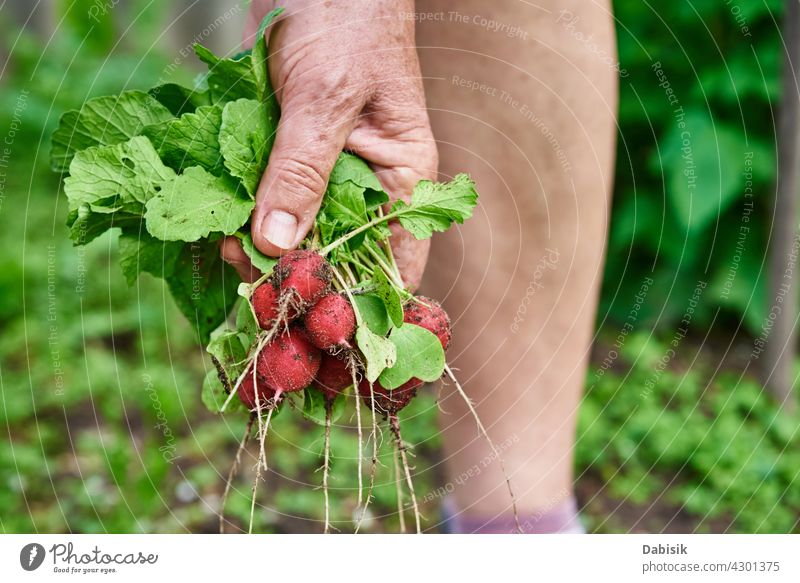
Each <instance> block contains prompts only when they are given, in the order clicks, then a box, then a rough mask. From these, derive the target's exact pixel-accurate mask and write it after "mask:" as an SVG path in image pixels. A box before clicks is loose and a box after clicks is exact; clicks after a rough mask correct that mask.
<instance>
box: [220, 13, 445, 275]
mask: <svg viewBox="0 0 800 583" xmlns="http://www.w3.org/2000/svg"><path fill="white" fill-rule="evenodd" d="M275 4H276V3H275V2H273V1H264V0H254V2H253V3H252V6H251V11H250V14H249V15H248V20H247V25H246V30H245V45H247V46H251V45H252V44H253V42H254V38H253V37H254V35H255V33H256V31H257V27H258V23H259V22H260V20H261V18H262V17H263V16H264V15H265V14H266V13H267V12H268V11H269V10H271V9H272V8H273V7H274V5H275ZM413 12H414V4H413V2H411V1H409V0H401V1H392V2H389V1H383V0H353V1H349V2H328V3H320V2H312V1H310V0H298V1H296V2H291V3H290V6H289V7H288V8H287V10H286V12H285V13H284V15H283V16H281V17H280V19H279V20H278V22H277V23H276V24H275V25H274V27H273V28H272V29H271V30H270V32H269V34H270V39H269V42H270V76H271V79H272V81H273V86H274V87H275V91H276V95H277V98H278V101H279V102H280V105H281V120H280V125H279V128H278V133H277V136H276V139H275V145H274V147H273V150H272V153H271V155H270V159H269V163H268V166H267V170H266V172H265V173H264V176H263V177H262V180H261V183H260V185H259V188H258V193H257V196H256V208H255V210H254V212H253V218H252V234H253V241H254V243H255V245H256V247H258V249H259V250H261V251H262V252H263V253H265V254H267V255H270V256H278V255H280V254H281V253H282V252H284V251H287V250H289V249H293V248H295V247H296V246H297V244H298V243H299V242H300V241H301V240H302V239H303V237H305V235H306V233H307V232H308V231H309V229H310V227H311V226H312V223H313V221H314V217H315V216H316V213H317V210H318V209H319V205H320V202H321V199H322V196H323V194H324V191H325V186H326V184H327V181H328V176H329V175H330V171H331V168H332V167H333V164H334V162H335V161H336V158H337V156H338V154H339V152H340V151H341V150H342V149H347V150H349V151H352V152H354V153H357V154H358V155H359V156H361V157H362V158H364V159H365V160H367V162H368V163H369V164H370V165H371V166H372V168H373V169H374V170H375V172H376V173H377V175H378V178H379V179H380V181H381V183H382V184H383V186H384V188H385V189H386V191H387V192H388V193H389V195H390V196H391V197H392V198H394V199H397V198H404V199H407V198H408V197H409V196H410V194H411V191H412V189H413V187H414V185H415V184H416V183H417V182H418V181H419V180H421V179H435V178H436V170H437V165H438V155H437V150H436V144H435V142H434V140H433V135H432V133H431V129H430V125H429V121H428V115H427V111H426V108H425V99H424V95H423V90H422V83H421V75H420V71H419V63H418V60H417V54H416V50H415V45H414V20H413V18H411V15H412V14H413ZM391 228H392V233H393V236H392V238H391V243H392V247H393V249H394V252H395V255H396V258H397V262H398V265H399V268H400V272H401V274H402V276H403V279H404V282H405V283H406V284H407V285H408V286H409V287H410V288H412V289H414V288H416V286H417V285H418V284H419V280H420V278H421V277H422V272H423V270H424V267H425V262H426V261H427V256H428V249H429V242H428V241H417V240H416V239H414V238H413V237H412V236H411V235H410V234H409V233H407V232H406V231H405V230H403V229H402V228H400V226H399V225H391ZM222 256H223V258H224V259H225V260H226V261H228V262H229V263H231V264H232V265H233V266H234V267H235V268H236V269H237V270H238V271H239V273H240V274H241V275H242V277H243V279H245V280H246V281H252V280H253V279H254V278H256V277H258V273H257V271H256V270H255V269H254V268H253V267H252V265H250V261H249V260H248V259H247V256H246V255H245V254H244V252H243V251H242V249H241V246H240V245H239V242H238V241H237V240H236V239H235V238H228V239H226V240H225V241H224V242H223V244H222Z"/></svg>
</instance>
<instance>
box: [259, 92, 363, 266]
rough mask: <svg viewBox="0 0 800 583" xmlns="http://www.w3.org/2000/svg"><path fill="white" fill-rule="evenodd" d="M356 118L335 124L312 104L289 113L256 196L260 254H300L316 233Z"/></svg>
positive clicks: (348, 117)
mask: <svg viewBox="0 0 800 583" xmlns="http://www.w3.org/2000/svg"><path fill="white" fill-rule="evenodd" d="M287 105H288V104H287ZM355 114H356V112H355V111H351V112H346V113H345V114H344V115H342V114H341V111H340V112H339V115H338V116H337V119H331V118H332V117H333V116H332V115H325V114H320V112H315V111H312V106H310V105H307V106H300V107H285V108H284V110H283V112H282V115H281V119H280V122H279V124H278V132H277V135H276V137H275V143H274V145H273V147H272V152H271V153H270V156H269V162H268V164H267V169H266V171H265V172H264V175H263V176H262V177H261V182H260V183H259V185H258V192H257V193H256V208H255V211H254V214H253V220H252V222H251V224H252V225H253V229H252V237H253V242H254V243H255V246H256V247H257V248H258V249H259V251H261V252H262V253H264V254H266V255H270V256H273V257H274V256H277V255H280V254H281V253H282V252H284V251H287V250H290V249H294V248H295V247H296V246H297V245H298V244H299V243H300V241H302V240H303V238H304V237H305V236H306V234H307V233H308V231H309V230H310V229H311V227H312V225H313V223H314V219H315V218H316V216H317V211H318V210H319V206H320V203H321V201H322V197H323V195H324V194H325V188H326V187H327V184H328V177H329V176H330V173H331V169H332V168H333V165H334V164H335V163H336V159H337V158H338V156H339V152H341V151H342V148H343V147H344V144H345V140H346V139H347V136H348V135H349V133H350V132H351V130H352V127H353V125H354V123H355Z"/></svg>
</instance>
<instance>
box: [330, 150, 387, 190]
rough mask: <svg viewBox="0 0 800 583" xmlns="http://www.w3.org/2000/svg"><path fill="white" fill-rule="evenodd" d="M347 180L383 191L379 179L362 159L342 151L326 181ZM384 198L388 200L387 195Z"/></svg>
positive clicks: (339, 182) (343, 181)
mask: <svg viewBox="0 0 800 583" xmlns="http://www.w3.org/2000/svg"><path fill="white" fill-rule="evenodd" d="M348 181H350V182H352V183H353V184H355V185H357V186H360V187H362V188H365V189H367V188H368V189H371V190H373V191H377V192H383V186H381V183H380V181H379V180H378V178H377V177H376V176H375V173H374V172H373V171H372V169H371V168H370V167H369V166H368V165H367V163H366V162H365V161H364V160H363V159H361V158H360V157H358V156H356V155H354V154H350V153H348V152H342V153H341V154H339V158H338V159H337V160H336V164H334V166H333V170H331V176H330V178H329V179H328V182H329V183H332V184H344V183H345V182H348ZM384 194H385V193H384ZM386 200H387V201H388V200H389V197H388V196H387V197H386Z"/></svg>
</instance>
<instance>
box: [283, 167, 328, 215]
mask: <svg viewBox="0 0 800 583" xmlns="http://www.w3.org/2000/svg"><path fill="white" fill-rule="evenodd" d="M276 170H277V176H278V177H279V182H280V184H279V186H278V188H279V189H280V190H279V192H280V195H281V198H282V199H283V201H284V202H285V203H286V204H289V205H291V206H293V207H294V209H300V210H302V209H303V208H305V207H306V206H308V205H309V204H312V203H315V202H317V201H318V200H319V198H320V196H321V195H322V193H323V192H324V190H325V187H326V185H327V183H328V180H327V178H326V177H325V173H324V171H323V169H322V168H321V167H319V166H318V165H316V164H314V163H311V162H307V161H304V160H299V159H286V160H281V161H279V162H278V164H277V168H276Z"/></svg>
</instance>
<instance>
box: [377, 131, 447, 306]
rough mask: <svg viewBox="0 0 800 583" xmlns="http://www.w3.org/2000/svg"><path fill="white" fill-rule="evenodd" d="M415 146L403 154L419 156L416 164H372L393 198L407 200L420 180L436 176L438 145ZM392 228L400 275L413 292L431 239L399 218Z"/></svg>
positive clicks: (390, 225) (417, 285)
mask: <svg viewBox="0 0 800 583" xmlns="http://www.w3.org/2000/svg"><path fill="white" fill-rule="evenodd" d="M431 143H432V142H431ZM413 150H414V151H413V152H408V151H407V152H404V154H405V157H406V158H407V159H416V165H415V166H414V167H409V166H397V167H392V168H384V167H381V166H379V165H376V164H373V165H372V167H373V170H375V172H376V174H377V176H378V179H379V180H380V182H381V184H382V185H383V187H384V189H385V190H386V192H388V193H390V195H391V196H392V198H400V199H405V200H408V199H409V198H410V196H411V193H412V191H413V190H414V186H416V184H417V182H419V181H420V180H434V179H435V178H436V166H437V164H438V156H437V153H436V149H435V146H434V147H433V148H430V147H420V148H414V149H413ZM389 229H390V230H391V232H392V236H391V237H390V238H389V244H390V245H391V246H392V253H393V254H394V258H395V262H396V263H397V268H398V270H399V271H400V276H401V277H402V278H403V283H404V284H405V286H406V288H408V290H409V291H412V292H413V291H414V290H416V289H417V288H418V287H419V284H420V281H421V280H422V275H423V273H424V271H425V265H426V263H427V261H428V254H429V252H430V247H431V241H430V239H424V240H418V239H416V238H415V237H414V236H413V235H412V234H411V233H409V232H408V231H406V230H405V229H403V227H402V226H401V225H400V224H399V223H396V222H393V223H390V224H389Z"/></svg>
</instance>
